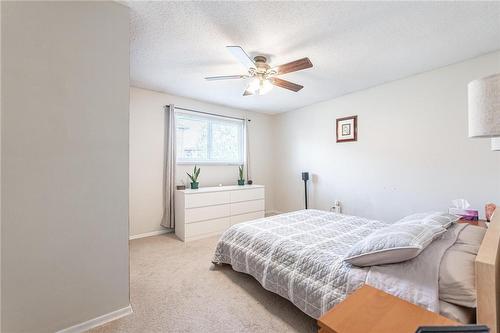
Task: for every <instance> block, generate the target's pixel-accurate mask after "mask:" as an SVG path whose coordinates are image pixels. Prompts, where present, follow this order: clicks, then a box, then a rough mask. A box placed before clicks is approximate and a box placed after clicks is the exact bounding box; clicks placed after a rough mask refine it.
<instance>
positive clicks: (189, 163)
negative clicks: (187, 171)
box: [175, 162, 244, 166]
mask: <svg viewBox="0 0 500 333" xmlns="http://www.w3.org/2000/svg"><path fill="white" fill-rule="evenodd" d="M175 164H176V165H192V166H195V165H215V166H216V165H218V166H240V165H243V164H244V163H230V162H177V163H175Z"/></svg>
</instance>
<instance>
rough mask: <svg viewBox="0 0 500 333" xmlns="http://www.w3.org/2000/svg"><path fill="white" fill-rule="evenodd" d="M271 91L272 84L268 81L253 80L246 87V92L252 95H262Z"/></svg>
mask: <svg viewBox="0 0 500 333" xmlns="http://www.w3.org/2000/svg"><path fill="white" fill-rule="evenodd" d="M271 89H273V84H272V83H271V82H270V81H269V80H268V79H262V78H258V77H256V78H254V79H252V81H251V82H250V84H249V85H248V89H247V90H248V91H249V92H251V93H252V94H254V95H264V94H267V93H268V92H270V91H271Z"/></svg>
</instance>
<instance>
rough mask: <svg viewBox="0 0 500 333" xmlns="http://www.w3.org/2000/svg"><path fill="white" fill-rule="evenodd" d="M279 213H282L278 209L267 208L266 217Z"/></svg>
mask: <svg viewBox="0 0 500 333" xmlns="http://www.w3.org/2000/svg"><path fill="white" fill-rule="evenodd" d="M279 214H283V212H280V211H279V210H268V211H267V212H266V217H267V216H273V215H279Z"/></svg>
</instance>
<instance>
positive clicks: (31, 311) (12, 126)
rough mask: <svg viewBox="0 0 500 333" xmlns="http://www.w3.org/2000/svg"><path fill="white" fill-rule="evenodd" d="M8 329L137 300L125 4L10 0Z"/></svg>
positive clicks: (75, 319) (71, 318)
mask: <svg viewBox="0 0 500 333" xmlns="http://www.w3.org/2000/svg"><path fill="white" fill-rule="evenodd" d="M1 6H2V13H1V15H2V16H1V20H2V45H1V46H2V47H1V48H2V96H1V102H2V124H1V125H2V128H1V135H2V138H1V144H2V151H1V153H2V156H1V157H2V161H1V163H2V165H1V168H2V174H1V182H2V189H1V190H2V193H1V199H2V201H1V205H2V211H1V215H2V216H1V217H2V235H1V236H2V240H1V244H2V271H1V272H2V276H1V279H2V288H1V289H2V328H1V331H2V332H9V333H11V332H37V333H38V332H54V331H57V330H60V329H64V328H66V327H69V326H72V325H75V324H78V323H81V322H84V321H87V320H89V319H92V318H95V317H97V316H100V315H103V314H107V313H109V312H112V311H114V310H117V309H120V308H124V307H127V306H128V305H129V278H128V274H129V266H128V131H129V115H128V107H129V96H128V95H129V74H128V73H129V45H128V43H129V37H128V29H129V18H128V8H127V7H125V6H123V5H120V4H117V3H114V2H36V1H35V2H5V1H4V2H2V3H1Z"/></svg>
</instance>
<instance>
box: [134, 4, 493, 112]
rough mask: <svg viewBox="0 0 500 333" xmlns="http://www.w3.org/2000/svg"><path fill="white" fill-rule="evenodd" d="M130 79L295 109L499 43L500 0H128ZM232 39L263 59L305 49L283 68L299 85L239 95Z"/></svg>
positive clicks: (217, 98)
mask: <svg viewBox="0 0 500 333" xmlns="http://www.w3.org/2000/svg"><path fill="white" fill-rule="evenodd" d="M129 6H130V9H131V10H130V11H131V51H130V52H131V79H132V84H133V85H134V86H137V87H142V88H148V89H153V90H158V91H164V92H167V93H171V94H175V95H179V96H185V97H191V98H195V99H199V100H203V101H208V102H213V103H217V104H222V105H226V106H231V107H236V108H241V109H247V110H255V111H263V112H269V113H277V112H283V111H288V110H293V109H297V108H299V107H302V106H305V105H309V104H313V103H316V102H320V101H324V100H327V99H331V98H334V97H337V96H340V95H344V94H347V93H350V92H353V91H357V90H362V89H365V88H368V87H371V86H375V85H378V84H381V83H383V82H387V81H392V80H396V79H399V78H403V77H407V76H410V75H412V74H416V73H420V72H423V71H428V70H431V69H434V68H438V67H442V66H445V65H448V64H452V63H455V62H459V61H461V60H464V59H468V58H472V57H475V56H478V55H481V54H484V53H488V52H491V51H494V50H498V49H500V2H405V3H401V2H209V1H207V2H149V1H147V2H139V1H138V2H133V1H132V2H129ZM226 45H240V46H242V47H243V48H244V49H245V50H246V51H247V52H248V53H249V54H250V55H251V56H255V55H259V54H262V55H265V56H267V57H268V58H269V59H270V63H271V64H272V65H279V64H282V63H286V62H289V61H292V60H296V59H299V58H302V57H305V56H307V57H309V58H310V59H311V61H312V63H313V64H314V67H313V68H311V69H307V70H304V71H300V72H296V73H291V74H285V75H283V76H281V77H282V78H283V79H286V80H290V81H292V82H296V83H298V84H301V85H304V89H302V90H301V91H300V92H298V93H294V92H290V91H287V90H284V89H280V88H276V87H275V88H274V89H273V90H272V91H271V92H270V93H268V94H267V95H263V96H248V97H243V96H242V93H243V91H244V89H245V87H246V82H245V81H244V80H241V81H235V80H229V81H215V82H207V81H205V80H204V79H203V78H204V77H205V76H215V75H233V74H245V73H246V69H245V68H244V67H243V66H241V65H240V64H239V63H237V62H236V61H235V59H234V58H233V57H232V56H231V54H229V52H227V51H226V49H225V46H226Z"/></svg>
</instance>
